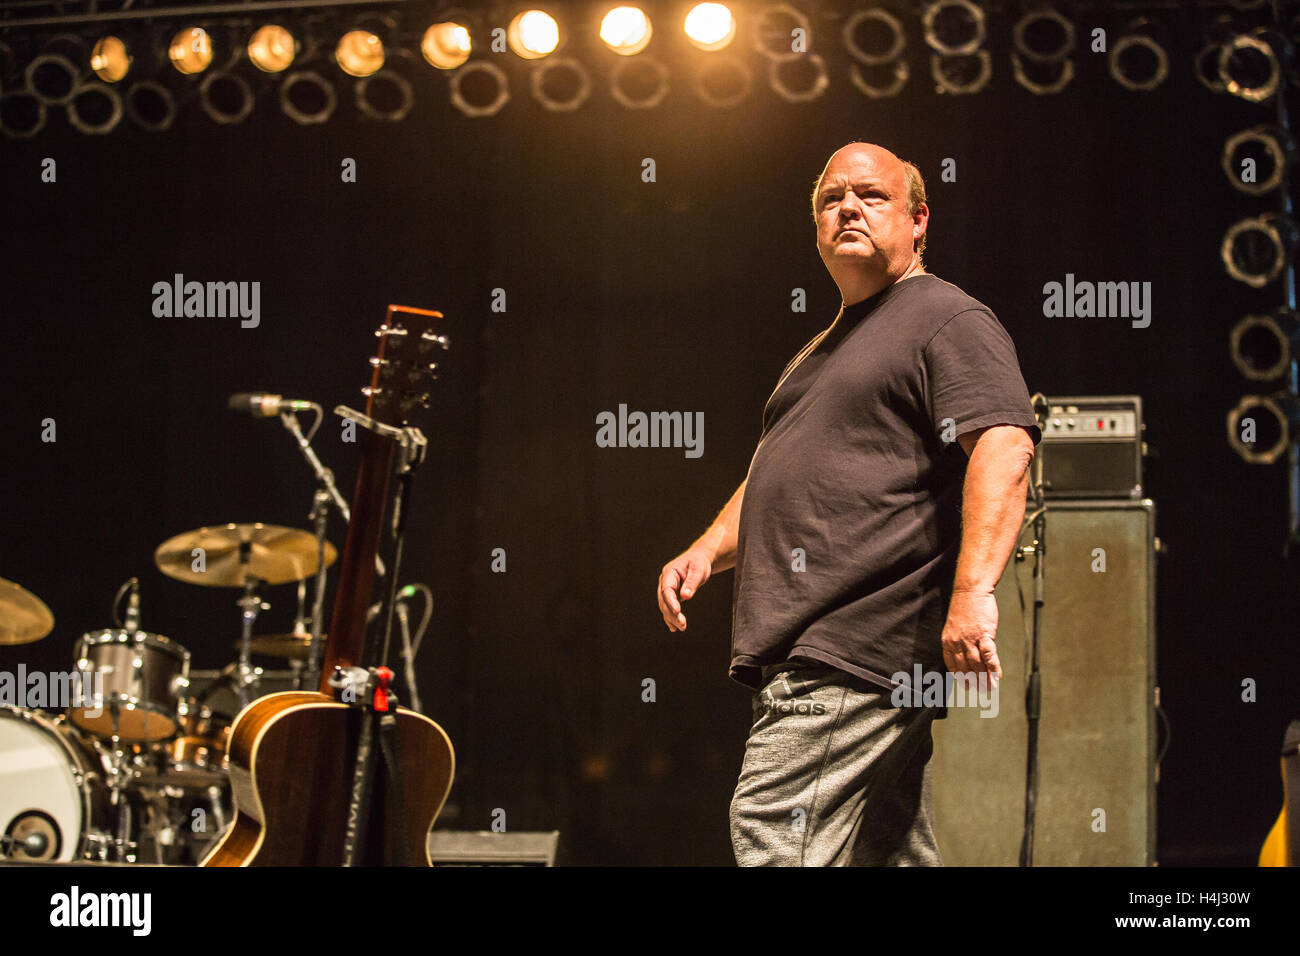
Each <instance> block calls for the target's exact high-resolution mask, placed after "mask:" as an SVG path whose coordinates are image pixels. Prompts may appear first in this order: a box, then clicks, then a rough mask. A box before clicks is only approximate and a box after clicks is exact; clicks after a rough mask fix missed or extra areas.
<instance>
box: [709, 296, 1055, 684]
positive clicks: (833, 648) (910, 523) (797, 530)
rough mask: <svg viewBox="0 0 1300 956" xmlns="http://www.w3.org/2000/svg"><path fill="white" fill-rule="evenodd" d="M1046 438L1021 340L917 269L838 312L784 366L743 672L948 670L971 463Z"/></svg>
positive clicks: (758, 471) (740, 558)
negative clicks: (1021, 357)
mask: <svg viewBox="0 0 1300 956" xmlns="http://www.w3.org/2000/svg"><path fill="white" fill-rule="evenodd" d="M1002 424H1006V425H1020V426H1022V427H1024V428H1025V429H1026V430H1027V431H1028V432H1029V433H1030V435H1031V436H1032V437H1033V440H1034V443H1035V444H1037V443H1038V441H1039V439H1040V437H1041V435H1040V433H1039V430H1038V426H1037V424H1036V422H1035V419H1034V414H1033V408H1032V405H1031V404H1030V400H1029V392H1028V390H1027V389H1026V388H1025V382H1024V378H1023V377H1022V376H1021V372H1020V364H1019V361H1018V360H1017V358H1016V350H1015V346H1014V345H1013V344H1012V342H1011V337H1010V336H1008V335H1007V333H1006V330H1005V329H1003V328H1002V326H1001V324H1000V323H999V322H998V320H997V319H996V318H995V317H994V316H993V313H992V312H990V311H989V310H988V309H987V308H986V307H985V306H983V305H982V304H980V303H979V302H977V301H976V300H975V299H972V298H971V297H970V296H968V295H966V294H965V293H964V292H962V291H961V290H960V289H959V288H957V287H956V286H955V285H952V284H951V283H949V282H945V281H944V280H942V279H940V278H938V277H937V276H934V275H929V274H926V273H922V274H921V275H915V276H912V277H910V278H907V279H904V280H903V281H901V282H896V283H894V284H893V285H891V286H889V287H888V288H886V289H883V290H882V291H880V292H879V293H877V294H876V295H873V296H871V297H870V298H868V299H866V300H864V301H862V302H858V303H854V304H853V305H850V306H848V307H845V308H842V309H841V310H840V314H839V315H838V316H837V317H836V320H835V322H834V324H833V325H832V326H831V327H830V328H829V329H828V330H827V331H825V332H823V333H822V334H821V335H820V336H818V337H817V338H816V339H814V340H813V341H812V342H810V343H809V344H808V345H807V346H805V347H804V349H803V350H802V351H801V352H800V353H799V355H797V356H795V358H794V359H793V360H792V361H791V363H790V364H789V365H788V366H786V370H785V372H784V373H782V377H781V380H780V381H779V382H778V383H777V387H776V390H775V391H774V392H773V393H772V396H771V397H770V398H769V399H768V401H767V406H766V407H765V408H764V411H763V434H762V437H761V438H760V439H759V442H758V448H757V449H756V450H755V452H754V458H753V460H752V461H751V462H750V466H749V477H748V479H747V481H748V483H747V484H746V485H745V494H744V498H743V499H742V502H741V510H740V526H739V529H738V541H737V551H736V569H735V570H736V573H735V580H734V585H733V601H734V608H733V616H732V639H731V645H732V646H731V652H732V659H731V676H732V677H733V678H734V679H735V680H737V681H739V682H740V683H742V684H745V685H746V686H749V687H758V686H760V680H761V668H763V667H764V666H767V665H772V664H777V663H781V662H783V661H785V660H787V659H788V658H791V657H804V658H811V659H812V660H815V661H820V662H821V663H823V664H829V665H831V666H833V667H837V668H839V669H840V670H843V671H846V672H847V673H849V674H852V675H854V676H856V677H859V678H862V679H864V680H867V681H869V682H871V683H872V684H874V685H878V686H880V687H881V688H889V687H892V686H893V683H892V681H891V679H890V678H891V675H893V674H895V673H896V672H898V671H904V672H906V673H907V674H909V675H911V674H912V671H913V667H914V665H916V664H920V665H921V668H922V670H923V671H937V672H939V673H942V672H944V670H945V668H944V665H943V652H942V649H941V646H940V635H941V633H942V631H943V625H944V620H945V618H946V616H947V611H948V601H949V599H950V597H951V595H952V582H953V576H954V574H955V573H956V566H957V552H958V548H959V546H960V544H961V499H962V481H963V479H964V477H965V474H966V454H965V452H964V451H963V450H962V448H961V445H960V444H959V443H958V442H957V440H956V438H957V436H959V435H962V434H964V433H966V432H969V431H973V430H975V429H979V428H984V427H986V426H989V425H1002Z"/></svg>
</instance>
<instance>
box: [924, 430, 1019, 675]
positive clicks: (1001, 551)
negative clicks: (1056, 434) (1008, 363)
mask: <svg viewBox="0 0 1300 956" xmlns="http://www.w3.org/2000/svg"><path fill="white" fill-rule="evenodd" d="M957 441H958V442H959V443H960V444H961V447H962V450H963V451H965V452H966V454H967V456H968V457H969V458H970V461H969V462H967V464H966V480H965V483H964V484H963V486H962V518H961V548H960V550H959V551H958V554H957V574H956V577H955V578H954V580H953V589H952V601H951V602H950V603H949V605H948V619H947V621H946V622H945V623H944V627H943V637H942V643H943V660H944V663H945V664H946V665H947V666H948V669H949V670H950V671H953V672H956V673H961V672H972V673H977V674H978V673H981V672H985V671H987V672H989V673H990V674H992V675H993V677H994V678H999V679H1000V678H1001V677H1002V664H1001V662H999V661H998V652H997V647H996V645H995V643H994V642H995V640H996V638H997V632H998V605H997V602H996V601H995V600H994V598H993V589H994V587H996V586H997V583H998V579H999V578H1000V577H1002V571H1003V570H1004V569H1005V568H1006V566H1007V559H1008V558H1010V556H1011V549H1012V548H1013V547H1014V546H1015V543H1016V539H1017V538H1018V537H1019V534H1020V522H1021V521H1022V520H1023V519H1024V516H1025V495H1026V492H1027V491H1028V482H1029V462H1030V461H1031V460H1032V459H1033V457H1034V441H1033V439H1032V438H1031V437H1030V436H1029V433H1028V432H1027V431H1025V429H1024V428H1021V427H1020V426H1018V425H993V426H991V427H989V428H980V429H976V430H975V431H971V432H967V433H966V434H964V435H958V436H957Z"/></svg>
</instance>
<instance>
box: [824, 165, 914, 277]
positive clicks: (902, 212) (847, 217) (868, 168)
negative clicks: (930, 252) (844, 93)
mask: <svg viewBox="0 0 1300 956" xmlns="http://www.w3.org/2000/svg"><path fill="white" fill-rule="evenodd" d="M816 208H817V251H818V252H819V253H821V257H822V261H823V262H824V263H826V268H827V269H828V270H830V273H831V275H832V276H833V277H835V278H836V279H838V278H839V277H840V275H842V274H847V273H849V272H854V271H858V272H860V271H864V270H865V271H868V272H871V273H876V274H879V275H881V276H891V277H896V276H899V275H902V274H903V273H904V272H905V271H906V270H907V269H908V267H909V266H910V265H911V263H912V256H913V243H914V241H915V239H916V238H917V236H916V235H915V234H914V227H915V226H916V222H915V220H914V219H913V217H912V216H910V215H909V214H908V212H907V177H906V174H905V173H904V170H903V163H902V161H901V160H899V159H898V157H897V156H895V155H894V154H893V153H891V152H889V151H888V150H885V149H881V148H880V147H878V146H871V145H869V144H865V143H855V144H853V145H852V146H846V147H844V148H843V149H841V150H839V151H838V152H837V153H835V155H834V156H832V157H831V161H830V163H828V164H827V166H826V172H825V173H823V174H822V181H821V186H820V188H819V189H818V191H817V207H816ZM924 209H925V207H924V206H922V207H920V208H919V209H918V212H921V211H923V210H924Z"/></svg>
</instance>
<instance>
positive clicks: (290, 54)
mask: <svg viewBox="0 0 1300 956" xmlns="http://www.w3.org/2000/svg"><path fill="white" fill-rule="evenodd" d="M297 52H298V42H297V41H296V40H295V39H294V38H293V34H292V33H290V32H289V31H288V30H286V29H285V28H284V27H282V26H280V25H279V24H275V23H268V24H265V25H264V26H260V27H258V28H257V31H256V32H255V33H254V34H253V35H252V36H251V37H250V38H249V40H248V59H249V61H250V62H252V64H253V66H255V67H257V68H258V69H259V70H261V71H262V72H263V73H283V72H284V71H285V70H287V69H288V68H289V67H290V65H291V64H292V63H293V58H294V56H295V55H296V54H297Z"/></svg>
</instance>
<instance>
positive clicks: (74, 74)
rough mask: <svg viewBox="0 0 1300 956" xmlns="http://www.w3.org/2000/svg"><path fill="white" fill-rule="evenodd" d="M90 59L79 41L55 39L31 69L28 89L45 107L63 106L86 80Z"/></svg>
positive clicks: (61, 37) (47, 44)
mask: <svg viewBox="0 0 1300 956" xmlns="http://www.w3.org/2000/svg"><path fill="white" fill-rule="evenodd" d="M89 62H90V56H89V54H88V53H87V51H86V44H85V43H84V42H82V40H81V39H80V38H79V37H75V36H71V35H60V36H56V37H51V38H50V39H49V40H47V41H46V42H45V43H44V44H43V45H42V46H41V52H40V53H39V54H37V55H36V56H35V57H33V58H32V61H31V63H29V64H28V65H27V72H26V78H27V89H28V91H29V92H30V93H31V94H32V96H34V97H36V98H37V99H38V100H41V101H42V102H44V103H51V104H63V103H66V102H67V101H68V98H69V97H70V96H72V91H73V90H74V89H76V88H77V86H78V85H79V84H80V83H81V81H82V80H83V79H84V78H85V76H86V73H87V71H88V66H89Z"/></svg>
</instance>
